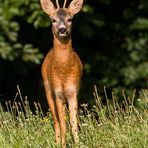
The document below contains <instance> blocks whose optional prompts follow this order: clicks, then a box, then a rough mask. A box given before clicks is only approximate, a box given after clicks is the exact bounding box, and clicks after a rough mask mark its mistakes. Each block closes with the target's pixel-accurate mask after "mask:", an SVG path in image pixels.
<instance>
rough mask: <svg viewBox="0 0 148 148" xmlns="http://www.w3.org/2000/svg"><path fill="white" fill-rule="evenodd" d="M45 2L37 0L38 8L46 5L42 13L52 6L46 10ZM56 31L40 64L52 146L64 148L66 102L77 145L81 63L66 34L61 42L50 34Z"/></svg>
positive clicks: (44, 0) (56, 36)
mask: <svg viewBox="0 0 148 148" xmlns="http://www.w3.org/2000/svg"><path fill="white" fill-rule="evenodd" d="M74 1H77V0H74ZM46 2H47V1H46V0H41V4H42V3H43V4H44V5H46V6H44V5H42V8H43V10H44V11H45V12H48V9H47V8H50V5H51V6H52V4H51V3H50V4H49V5H48V6H47V4H46ZM48 2H50V1H48ZM52 7H53V6H52ZM44 8H45V9H44ZM64 11H65V12H66V14H68V13H69V12H68V10H66V9H64ZM77 11H78V10H77ZM56 13H57V11H54V12H51V13H50V14H52V17H53V15H55V14H56ZM55 16H56V15H55ZM65 18H66V17H65ZM69 26H70V25H69ZM56 27H57V26H53V29H52V30H53V36H54V40H53V42H54V43H53V48H52V49H51V50H50V51H49V52H48V54H47V56H46V58H45V60H44V62H43V65H42V76H43V82H44V86H45V91H46V96H47V101H48V104H49V107H50V110H51V112H52V116H53V120H54V129H55V136H56V142H57V143H58V144H60V143H61V142H62V147H63V148H65V147H66V142H65V140H66V118H65V116H66V113H65V103H66V102H68V105H69V116H70V124H71V127H72V133H73V138H74V142H75V143H77V142H78V126H77V110H78V99H77V94H78V91H79V85H80V79H81V76H82V63H81V61H80V58H79V57H78V55H77V54H76V52H75V51H74V50H73V48H72V41H71V35H70V32H69V34H68V35H67V36H66V37H64V38H61V37H59V36H58V34H57V33H56V31H54V29H57V28H56ZM57 30H58V29H57ZM70 30H71V29H70ZM60 141H61V142H60Z"/></svg>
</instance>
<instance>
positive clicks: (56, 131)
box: [42, 63, 60, 144]
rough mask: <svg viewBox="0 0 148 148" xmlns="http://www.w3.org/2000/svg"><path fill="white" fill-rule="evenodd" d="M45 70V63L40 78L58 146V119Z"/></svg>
mask: <svg viewBox="0 0 148 148" xmlns="http://www.w3.org/2000/svg"><path fill="white" fill-rule="evenodd" d="M46 69H47V64H46V63H45V64H43V66H42V77H43V82H44V87H45V93H46V98H47V102H48V105H49V108H50V110H51V113H52V116H53V121H54V130H55V138H56V143H57V144H60V124H59V117H58V112H57V108H56V104H55V100H54V97H53V95H52V92H51V88H50V84H49V80H48V74H47V70H46Z"/></svg>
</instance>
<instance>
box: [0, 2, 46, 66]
mask: <svg viewBox="0 0 148 148" xmlns="http://www.w3.org/2000/svg"><path fill="white" fill-rule="evenodd" d="M32 2H33V1H32ZM36 2H37V1H36ZM36 2H35V1H34V2H33V3H31V5H30V1H29V0H23V1H18V0H11V1H9V0H5V1H3V2H2V1H0V31H1V34H0V57H1V58H2V59H6V60H10V61H12V60H13V61H14V60H15V59H16V58H21V59H22V60H24V61H27V62H33V63H36V64H39V63H40V60H41V59H42V58H43V56H42V54H41V53H40V52H39V50H38V49H37V48H34V47H33V45H32V43H29V44H30V45H28V44H24V43H21V42H20V41H19V30H20V23H19V21H17V19H18V18H21V19H24V20H25V21H28V22H32V21H33V18H34V17H35V15H34V13H35V11H34V10H35V9H39V4H37V3H36ZM36 5H37V6H36ZM28 6H29V7H30V8H29V11H28V12H27V9H28ZM32 11H33V12H32ZM38 12H40V11H38ZM26 13H28V15H29V13H33V14H32V15H31V16H34V17H33V18H32V19H31V17H29V16H28V17H26ZM39 19H40V14H39V13H38V18H37V19H36V21H35V22H34V24H35V26H37V25H38V22H39Z"/></svg>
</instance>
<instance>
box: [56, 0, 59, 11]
mask: <svg viewBox="0 0 148 148" xmlns="http://www.w3.org/2000/svg"><path fill="white" fill-rule="evenodd" d="M56 5H57V9H59V8H60V5H59V1H58V0H56Z"/></svg>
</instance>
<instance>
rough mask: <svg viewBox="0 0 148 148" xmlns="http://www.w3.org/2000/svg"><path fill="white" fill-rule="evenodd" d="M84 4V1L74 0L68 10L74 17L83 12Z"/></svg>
mask: <svg viewBox="0 0 148 148" xmlns="http://www.w3.org/2000/svg"><path fill="white" fill-rule="evenodd" d="M82 4H83V0H73V1H72V2H71V3H70V5H69V7H68V10H69V11H70V12H71V14H73V15H74V14H76V13H78V12H79V11H80V10H81V8H82Z"/></svg>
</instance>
